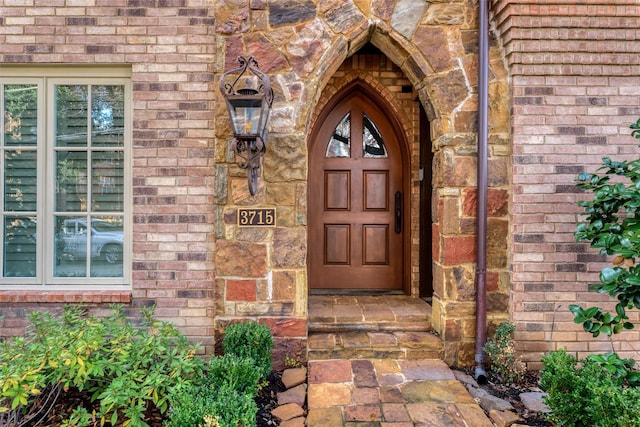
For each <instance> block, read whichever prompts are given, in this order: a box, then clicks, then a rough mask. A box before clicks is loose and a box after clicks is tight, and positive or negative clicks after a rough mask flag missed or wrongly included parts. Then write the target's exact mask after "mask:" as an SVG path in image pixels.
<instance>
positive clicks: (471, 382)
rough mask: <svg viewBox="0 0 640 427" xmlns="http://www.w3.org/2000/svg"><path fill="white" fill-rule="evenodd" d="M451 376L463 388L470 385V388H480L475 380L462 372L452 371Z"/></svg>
mask: <svg viewBox="0 0 640 427" xmlns="http://www.w3.org/2000/svg"><path fill="white" fill-rule="evenodd" d="M453 376H454V377H456V379H457V380H458V381H460V382H461V383H462V384H464V385H465V386H467V385H470V386H472V387H476V388H477V387H480V386H479V385H478V383H477V382H476V380H475V379H473V377H472V376H471V375H469V374H466V373H464V372H462V371H456V370H453Z"/></svg>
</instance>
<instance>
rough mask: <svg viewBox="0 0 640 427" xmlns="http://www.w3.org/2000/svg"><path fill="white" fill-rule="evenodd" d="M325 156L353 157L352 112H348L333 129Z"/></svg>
mask: <svg viewBox="0 0 640 427" xmlns="http://www.w3.org/2000/svg"><path fill="white" fill-rule="evenodd" d="M325 157H351V114H350V113H348V114H347V115H346V116H344V117H343V119H342V120H341V121H340V123H339V124H338V126H336V129H335V130H334V131H333V135H332V136H331V140H330V141H329V144H328V145H327V152H326V154H325Z"/></svg>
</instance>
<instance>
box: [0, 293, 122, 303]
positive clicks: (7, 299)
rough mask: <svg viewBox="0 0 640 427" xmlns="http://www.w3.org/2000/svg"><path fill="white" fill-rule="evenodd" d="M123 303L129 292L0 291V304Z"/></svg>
mask: <svg viewBox="0 0 640 427" xmlns="http://www.w3.org/2000/svg"><path fill="white" fill-rule="evenodd" d="M23 302H28V303H80V302H85V303H125V304H128V303H130V302H131V291H0V303H23Z"/></svg>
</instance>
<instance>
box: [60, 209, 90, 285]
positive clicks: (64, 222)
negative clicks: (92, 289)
mask: <svg viewBox="0 0 640 427" xmlns="http://www.w3.org/2000/svg"><path fill="white" fill-rule="evenodd" d="M88 240H89V235H88V233H87V220H86V218H85V217H64V216H60V217H57V218H56V235H55V259H56V266H55V270H54V276H55V277H86V276H87V262H86V260H87V241H88Z"/></svg>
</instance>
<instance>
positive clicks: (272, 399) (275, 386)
mask: <svg viewBox="0 0 640 427" xmlns="http://www.w3.org/2000/svg"><path fill="white" fill-rule="evenodd" d="M281 377H282V374H281V373H279V372H272V373H271V374H270V375H269V377H268V378H267V380H266V382H265V383H264V386H263V387H262V388H261V389H260V392H259V394H258V396H257V397H256V399H255V401H256V404H257V405H258V414H257V417H256V425H257V427H274V426H277V425H279V421H278V419H277V418H275V417H273V416H272V415H271V411H272V410H273V409H275V408H276V407H277V406H278V397H277V394H278V393H279V392H282V391H284V389H285V388H284V385H283V384H282V381H280V378H281ZM78 406H84V407H85V408H87V410H88V411H89V412H91V411H92V410H94V409H95V410H98V407H99V403H98V402H91V399H90V394H89V393H88V392H87V391H86V390H85V391H78V390H77V389H75V388H71V389H69V391H67V392H63V393H61V394H60V397H59V398H58V402H57V403H56V404H55V405H54V407H53V409H52V410H51V411H50V412H49V413H48V414H47V415H46V416H45V417H44V418H43V419H42V420H41V421H40V422H38V424H36V425H34V426H33V427H59V426H60V425H61V423H62V421H63V420H65V419H68V418H69V416H70V414H71V412H72V411H73V409H74V408H76V407H78ZM164 421H165V417H164V416H163V415H162V414H161V413H160V411H159V410H158V409H157V408H155V407H151V408H149V409H148V410H147V415H146V417H145V422H146V423H147V424H149V426H150V427H162V424H163V422H164ZM95 425H96V426H99V425H100V421H99V420H97V422H96V423H95ZM119 426H120V424H117V425H116V426H115V427H119ZM194 427H195V426H194Z"/></svg>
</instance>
